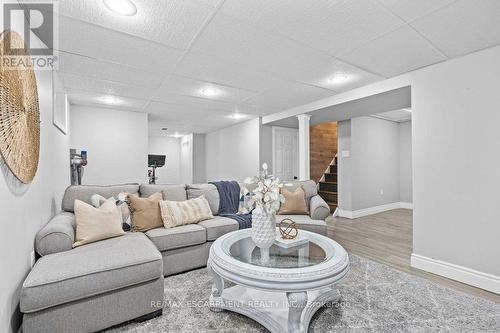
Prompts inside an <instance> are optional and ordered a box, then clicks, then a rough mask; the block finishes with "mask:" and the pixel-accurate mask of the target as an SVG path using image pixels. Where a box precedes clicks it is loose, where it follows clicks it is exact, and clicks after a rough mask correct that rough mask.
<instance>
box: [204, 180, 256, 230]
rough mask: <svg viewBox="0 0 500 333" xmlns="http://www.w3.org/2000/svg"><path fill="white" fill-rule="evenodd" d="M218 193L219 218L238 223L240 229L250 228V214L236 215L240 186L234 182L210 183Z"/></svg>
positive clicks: (238, 205)
mask: <svg viewBox="0 0 500 333" xmlns="http://www.w3.org/2000/svg"><path fill="white" fill-rule="evenodd" d="M210 184H214V185H215V187H217V191H219V199H220V200H219V216H224V217H228V218H231V219H233V220H235V221H236V222H238V224H239V226H240V229H246V228H251V227H252V214H251V213H249V214H238V209H239V207H240V185H239V184H238V182H236V181H234V180H233V181H230V182H229V181H220V182H211V183H210Z"/></svg>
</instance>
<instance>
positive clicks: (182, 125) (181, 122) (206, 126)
mask: <svg viewBox="0 0 500 333" xmlns="http://www.w3.org/2000/svg"><path fill="white" fill-rule="evenodd" d="M190 118H191V117H190V116H185V117H179V118H176V119H172V118H171V117H170V116H168V115H167V116H161V115H150V116H149V128H150V129H154V130H155V132H156V133H157V134H161V132H159V130H161V128H163V127H166V128H168V130H167V132H170V133H176V132H177V133H179V134H188V133H209V132H212V131H215V130H217V129H221V128H224V127H227V126H231V125H234V124H237V123H239V122H243V121H247V120H249V119H252V117H248V118H245V119H239V120H234V119H230V118H228V117H226V116H225V115H220V116H218V117H217V118H214V120H211V121H208V122H200V121H193V120H191V119H190ZM163 135H165V133H164V132H163Z"/></svg>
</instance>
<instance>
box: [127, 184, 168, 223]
mask: <svg viewBox="0 0 500 333" xmlns="http://www.w3.org/2000/svg"><path fill="white" fill-rule="evenodd" d="M162 199H163V195H162V193H161V192H157V193H154V194H151V195H150V196H149V198H139V197H138V196H135V195H129V196H128V198H127V200H128V204H129V206H130V211H131V212H132V228H133V229H134V231H141V232H144V231H148V230H151V229H154V228H159V227H163V221H162V219H161V214H160V201H161V200H162Z"/></svg>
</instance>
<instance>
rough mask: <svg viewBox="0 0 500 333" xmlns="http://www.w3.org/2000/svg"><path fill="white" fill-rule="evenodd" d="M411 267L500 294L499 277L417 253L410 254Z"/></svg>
mask: <svg viewBox="0 0 500 333" xmlns="http://www.w3.org/2000/svg"><path fill="white" fill-rule="evenodd" d="M411 267H414V268H418V269H421V270H424V271H427V272H431V273H434V274H437V275H441V276H444V277H447V278H449V279H452V280H456V281H460V282H462V283H465V284H469V285H471V286H474V287H478V288H481V289H484V290H488V291H491V292H494V293H497V294H500V277H499V276H496V275H492V274H488V273H483V272H480V271H476V270H474V269H471V268H467V267H463V266H459V265H455V264H452V263H449V262H446V261H441V260H437V259H433V258H429V257H425V256H422V255H419V254H415V253H412V254H411Z"/></svg>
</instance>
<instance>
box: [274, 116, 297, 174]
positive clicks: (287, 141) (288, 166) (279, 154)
mask: <svg viewBox="0 0 500 333" xmlns="http://www.w3.org/2000/svg"><path fill="white" fill-rule="evenodd" d="M298 137H299V131H298V130H297V129H296V128H287V127H277V126H273V128H272V145H273V147H272V149H273V161H272V162H273V164H272V166H273V175H274V176H275V177H278V178H279V179H280V180H283V181H290V180H295V179H298V173H299V159H298V155H299V145H298Z"/></svg>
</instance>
